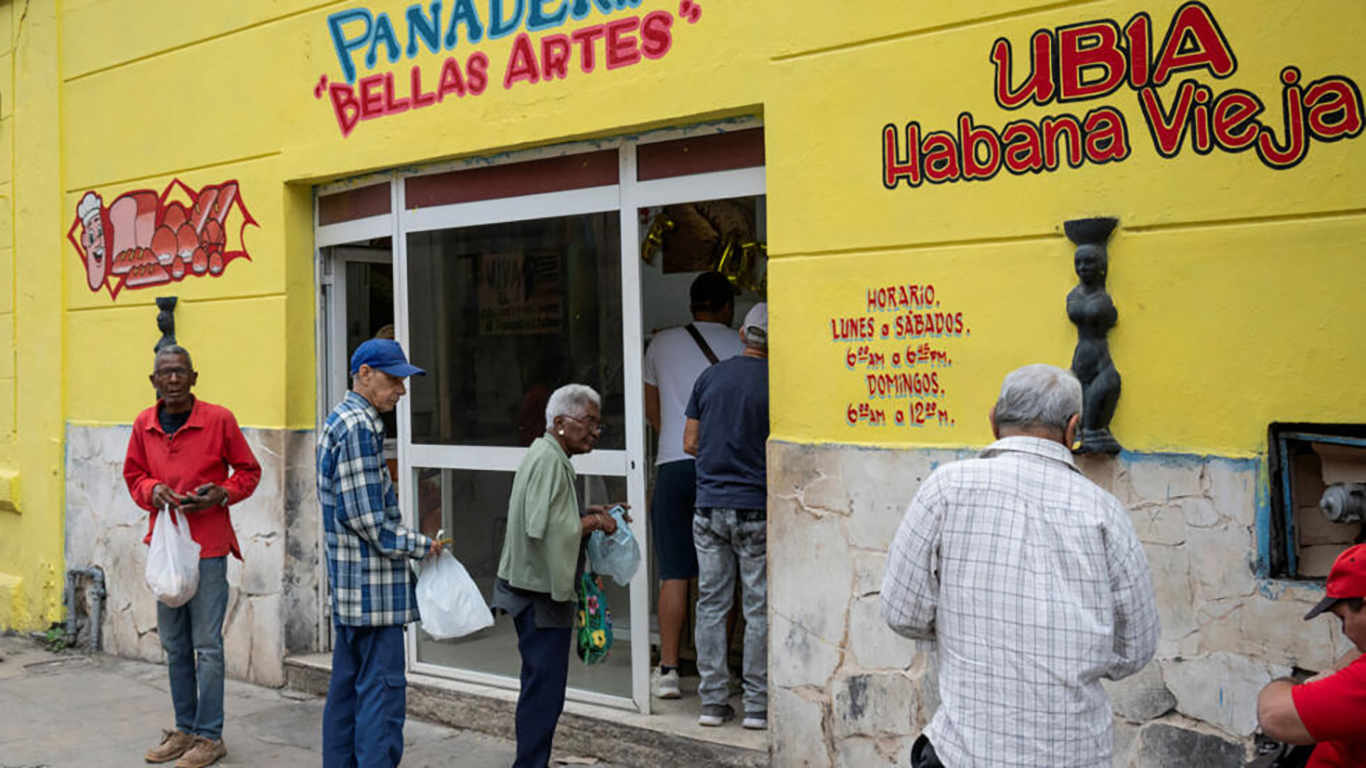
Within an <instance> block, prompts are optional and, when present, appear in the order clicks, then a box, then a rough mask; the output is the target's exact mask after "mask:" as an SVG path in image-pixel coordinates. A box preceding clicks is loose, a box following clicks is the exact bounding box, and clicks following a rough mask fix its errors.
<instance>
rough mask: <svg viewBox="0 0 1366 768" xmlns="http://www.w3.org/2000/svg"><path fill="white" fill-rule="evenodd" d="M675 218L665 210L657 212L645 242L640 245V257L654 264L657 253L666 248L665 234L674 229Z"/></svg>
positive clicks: (646, 234)
mask: <svg viewBox="0 0 1366 768" xmlns="http://www.w3.org/2000/svg"><path fill="white" fill-rule="evenodd" d="M675 226H676V225H675V224H674V220H673V219H671V218H669V216H668V215H667V214H665V213H664V212H663V211H660V212H659V213H657V214H655V217H654V219H652V220H651V221H650V229H649V231H648V232H646V233H645V242H644V243H642V244H641V246H640V258H641V259H642V260H644V261H645V263H646V264H653V263H654V260H655V254H656V253H659V252H660V251H662V250H663V249H664V235H665V233H667V232H672V231H673V230H674V227H675Z"/></svg>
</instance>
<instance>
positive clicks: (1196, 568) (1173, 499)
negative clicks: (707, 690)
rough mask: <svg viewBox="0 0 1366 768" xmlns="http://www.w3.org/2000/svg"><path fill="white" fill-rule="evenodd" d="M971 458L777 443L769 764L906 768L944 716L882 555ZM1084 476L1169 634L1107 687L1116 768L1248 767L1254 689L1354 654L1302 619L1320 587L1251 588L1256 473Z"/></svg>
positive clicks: (1128, 464)
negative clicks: (927, 730)
mask: <svg viewBox="0 0 1366 768" xmlns="http://www.w3.org/2000/svg"><path fill="white" fill-rule="evenodd" d="M970 455H972V454H971V452H967V451H949V450H895V449H882V448H872V447H856V446H837V445H823V446H813V445H800V444H793V443H787V442H782V441H771V442H770V444H769V457H768V460H769V611H770V623H769V633H770V648H771V653H770V659H771V661H770V678H769V684H770V686H771V688H772V693H771V699H770V701H771V704H770V708H771V709H770V721H771V722H772V723H773V726H772V728H773V732H772V735H771V738H770V742H771V744H772V747H773V754H774V758H773V764H774V765H775V766H779V767H781V768H790V767H792V766H811V767H813V768H816V767H819V768H829V767H831V766H838V767H839V768H853V767H854V766H860V768H862V767H865V766H904V765H906V764H907V754H908V751H909V749H910V745H911V743H912V742H913V741H914V739H915V737H916V735H918V734H919V732H920V730H921V729H922V728H923V727H924V725H925V724H927V723H928V722H929V719H930V717H931V716H932V715H933V712H934V710H935V708H936V707H937V706H938V701H937V695H936V691H937V680H936V677H935V668H936V665H935V661H934V645H933V643H916V642H914V641H910V640H906V639H904V638H902V637H900V636H898V635H896V634H895V633H893V632H892V631H891V630H889V629H888V628H887V627H886V625H885V624H884V623H883V621H882V617H881V613H880V592H881V584H882V575H883V573H884V572H885V570H886V553H887V549H888V547H889V546H890V544H891V540H892V537H893V536H894V535H895V532H896V528H897V526H898V525H899V524H900V522H901V518H902V516H903V514H904V512H905V509H906V507H907V506H908V505H909V504H910V500H911V499H912V498H913V497H914V496H915V492H916V490H917V488H919V485H920V483H921V482H922V481H923V480H924V479H925V478H926V477H928V476H929V473H930V472H932V471H933V469H934V468H935V467H937V466H939V465H941V464H943V463H946V462H951V461H954V460H957V459H961V458H964V457H967V456H970ZM1081 466H1082V468H1083V470H1084V471H1085V473H1086V475H1087V476H1088V477H1089V478H1091V479H1092V480H1093V481H1094V482H1096V483H1097V484H1099V485H1100V486H1101V487H1103V488H1105V489H1106V490H1108V491H1110V492H1111V493H1114V494H1115V495H1116V496H1117V497H1118V498H1119V499H1120V501H1122V502H1123V503H1124V505H1125V506H1126V507H1127V508H1128V510H1129V513H1130V515H1131V518H1132V520H1133V523H1134V528H1135V530H1136V532H1137V533H1138V536H1139V539H1140V540H1141V541H1142V542H1143V545H1144V550H1145V551H1146V553H1147V556H1148V561H1149V563H1150V564H1151V567H1152V572H1153V581H1154V586H1155V589H1156V593H1157V604H1158V611H1159V614H1160V615H1161V621H1162V637H1161V641H1160V643H1159V646H1158V651H1157V655H1156V657H1155V658H1154V660H1153V662H1152V663H1151V664H1149V665H1148V666H1147V667H1146V668H1145V669H1144V670H1143V671H1142V672H1140V673H1139V674H1137V675H1135V676H1133V677H1131V678H1128V679H1125V680H1123V681H1120V682H1118V683H1113V684H1110V683H1107V684H1106V689H1107V691H1108V692H1109V694H1110V699H1111V703H1112V705H1113V707H1114V710H1115V731H1114V734H1115V765H1116V766H1130V765H1133V766H1159V765H1175V764H1177V762H1173V760H1176V756H1178V755H1189V754H1201V755H1205V756H1207V757H1208V760H1209V762H1201V763H1198V764H1201V765H1230V766H1239V765H1241V760H1242V759H1243V756H1244V750H1245V748H1247V747H1248V746H1250V743H1251V740H1250V737H1251V735H1252V732H1253V730H1254V728H1255V727H1256V702H1257V693H1258V691H1260V690H1261V688H1262V686H1264V685H1265V684H1266V683H1268V682H1270V681H1271V680H1272V679H1273V678H1276V677H1279V676H1282V675H1286V674H1289V672H1290V670H1291V668H1293V667H1299V668H1302V669H1309V670H1322V669H1326V668H1328V667H1329V665H1330V664H1331V663H1332V661H1333V660H1335V659H1337V658H1338V657H1339V656H1340V655H1341V654H1343V653H1345V652H1346V651H1347V650H1348V649H1349V647H1350V643H1349V642H1348V641H1347V640H1346V639H1345V638H1344V637H1343V636H1342V635H1341V632H1340V630H1339V628H1338V626H1337V624H1335V623H1334V622H1331V621H1328V620H1322V621H1317V622H1310V623H1306V622H1304V621H1301V617H1302V616H1303V615H1304V613H1305V611H1307V610H1308V609H1309V608H1310V607H1311V606H1312V605H1313V604H1314V603H1316V602H1318V600H1319V599H1320V597H1321V596H1322V591H1321V589H1320V588H1315V587H1311V586H1307V585H1305V586H1301V585H1297V584H1293V583H1284V582H1274V581H1265V580H1262V579H1260V578H1259V577H1258V576H1257V574H1256V570H1255V568H1256V562H1255V552H1256V541H1255V527H1256V519H1257V515H1258V510H1259V506H1260V505H1261V504H1262V501H1261V500H1260V498H1259V490H1258V489H1259V487H1261V485H1263V484H1264V482H1265V481H1264V480H1263V479H1262V478H1261V476H1260V473H1261V469H1260V465H1259V463H1258V462H1257V461H1255V460H1246V459H1223V458H1215V457H1201V456H1192V455H1186V454H1154V455H1138V454H1125V455H1124V456H1121V457H1118V458H1087V459H1083V460H1082V461H1081ZM813 574H815V575H814V576H813ZM1178 762H1179V761H1178ZM1190 764H1197V763H1190Z"/></svg>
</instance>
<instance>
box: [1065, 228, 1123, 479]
mask: <svg viewBox="0 0 1366 768" xmlns="http://www.w3.org/2000/svg"><path fill="white" fill-rule="evenodd" d="M1118 223H1119V222H1118V220H1117V219H1109V218H1096V219H1076V220H1073V221H1069V222H1066V223H1065V224H1064V225H1063V229H1064V231H1065V232H1066V233H1067V238H1068V239H1069V240H1071V241H1072V242H1073V243H1075V244H1076V245H1077V254H1076V262H1075V265H1076V270H1077V278H1078V279H1079V280H1080V282H1079V283H1078V284H1077V287H1076V288H1073V289H1072V291H1071V292H1070V293H1068V294H1067V317H1068V319H1070V320H1071V321H1072V323H1073V324H1075V325H1076V326H1077V348H1076V351H1075V352H1073V354H1072V373H1074V374H1076V376H1077V379H1078V380H1080V381H1081V386H1082V398H1083V405H1082V416H1081V430H1080V437H1081V446H1080V448H1078V449H1077V452H1078V453H1119V452H1120V450H1121V448H1120V445H1119V441H1118V440H1115V436H1114V435H1112V434H1111V433H1110V419H1111V418H1113V417H1114V415H1115V406H1116V405H1117V404H1118V402H1119V371H1117V370H1115V363H1114V361H1113V360H1111V359H1110V344H1109V342H1107V341H1106V339H1105V337H1106V334H1108V333H1109V332H1110V329H1111V328H1113V327H1115V323H1116V322H1118V320H1119V313H1118V311H1116V310H1115V303H1114V301H1112V300H1111V299H1110V294H1108V293H1106V292H1105V276H1106V274H1107V272H1108V270H1109V255H1108V254H1107V253H1106V250H1105V241H1106V240H1108V239H1109V238H1110V233H1111V232H1113V231H1114V229H1115V225H1116V224H1118Z"/></svg>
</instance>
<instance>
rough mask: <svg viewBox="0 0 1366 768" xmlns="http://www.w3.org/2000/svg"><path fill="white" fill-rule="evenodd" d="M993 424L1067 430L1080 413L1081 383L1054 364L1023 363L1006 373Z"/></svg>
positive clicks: (999, 426) (1069, 372)
mask: <svg viewBox="0 0 1366 768" xmlns="http://www.w3.org/2000/svg"><path fill="white" fill-rule="evenodd" d="M993 413H995V414H996V426H997V428H1001V427H1015V428H1027V427H1045V428H1049V429H1056V430H1058V431H1059V432H1066V431H1067V422H1068V421H1071V419H1072V417H1073V416H1075V415H1077V414H1079V413H1081V382H1080V381H1077V377H1076V376H1074V375H1073V374H1072V372H1071V371H1069V370H1066V369H1063V368H1059V367H1057V366H1056V365H1043V364H1038V365H1026V366H1025V367H1023V368H1017V369H1016V370H1014V371H1011V372H1010V373H1008V374H1006V378H1005V381H1003V382H1001V396H1000V397H999V398H997V400H996V408H995V410H994V411H993Z"/></svg>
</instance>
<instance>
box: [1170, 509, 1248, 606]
mask: <svg viewBox="0 0 1366 768" xmlns="http://www.w3.org/2000/svg"><path fill="white" fill-rule="evenodd" d="M1186 548H1187V549H1188V550H1189V551H1190V552H1193V553H1197V554H1196V556H1195V557H1192V558H1191V560H1190V564H1191V578H1192V580H1193V581H1194V582H1195V596H1196V598H1197V599H1198V600H1199V601H1201V602H1205V601H1209V600H1219V599H1223V598H1229V597H1247V596H1250V595H1251V594H1252V593H1253V592H1254V591H1256V589H1257V578H1256V574H1255V573H1254V572H1253V561H1254V559H1255V557H1256V551H1257V545H1256V542H1255V541H1254V539H1253V536H1252V529H1250V528H1244V527H1242V526H1239V525H1228V526H1224V527H1219V528H1192V529H1190V532H1189V533H1188V535H1187V537H1186Z"/></svg>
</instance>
